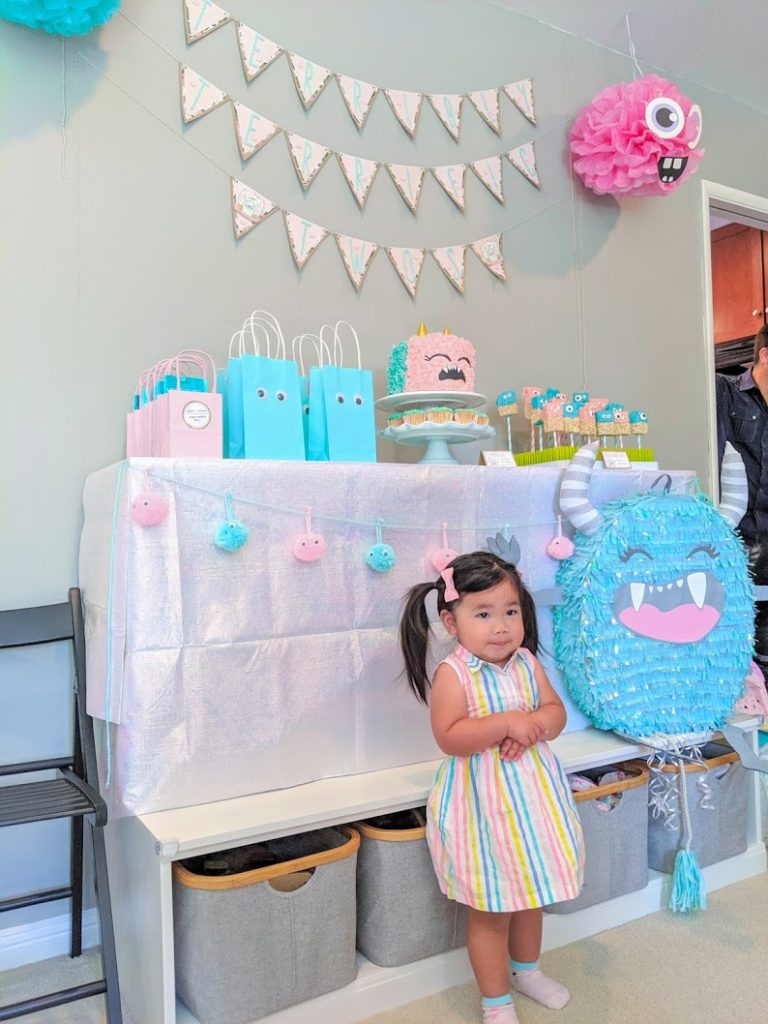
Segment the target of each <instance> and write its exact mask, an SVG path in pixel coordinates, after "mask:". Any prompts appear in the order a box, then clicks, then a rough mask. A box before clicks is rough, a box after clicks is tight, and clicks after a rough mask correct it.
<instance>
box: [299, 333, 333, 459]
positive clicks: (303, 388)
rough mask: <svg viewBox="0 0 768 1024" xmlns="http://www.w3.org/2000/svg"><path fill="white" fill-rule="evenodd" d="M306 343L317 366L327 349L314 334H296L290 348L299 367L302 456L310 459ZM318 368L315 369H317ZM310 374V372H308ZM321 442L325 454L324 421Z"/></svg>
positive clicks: (321, 428)
mask: <svg viewBox="0 0 768 1024" xmlns="http://www.w3.org/2000/svg"><path fill="white" fill-rule="evenodd" d="M305 341H308V342H309V343H310V344H311V345H312V347H313V348H314V350H315V357H316V358H317V362H318V364H319V366H322V364H323V356H322V353H323V351H325V352H327V351H328V348H327V346H326V345H325V342H324V341H323V340H322V338H320V337H318V335H316V334H298V335H297V336H296V337H295V338H294V339H293V344H292V346H291V354H292V356H293V361H294V362H295V363H297V364H298V367H299V393H300V395H301V425H302V428H303V430H304V454H305V456H306V458H307V459H312V455H310V444H309V411H310V404H309V375H308V374H307V373H306V371H305V368H304V352H303V345H304V342H305ZM317 368H318V367H315V369H317ZM310 372H311V371H310ZM321 390H322V389H321ZM320 435H321V442H320V444H319V450H320V451H321V452H325V420H324V419H323V422H322V426H321V427H320ZM322 458H323V459H324V460H326V459H327V458H328V455H327V452H326V453H325V454H323V455H322Z"/></svg>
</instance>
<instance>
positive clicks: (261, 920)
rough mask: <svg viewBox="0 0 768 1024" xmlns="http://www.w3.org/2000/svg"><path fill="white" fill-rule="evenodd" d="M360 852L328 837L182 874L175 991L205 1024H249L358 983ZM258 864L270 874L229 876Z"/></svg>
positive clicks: (353, 841)
mask: <svg viewBox="0 0 768 1024" xmlns="http://www.w3.org/2000/svg"><path fill="white" fill-rule="evenodd" d="M359 845H360V836H359V835H358V833H357V832H356V831H355V830H354V829H352V828H347V827H339V828H327V829H320V830H318V831H316V832H310V833H306V834H305V835H300V836H286V837H284V838H282V839H274V840H270V841H269V842H266V843H258V844H254V845H253V846H251V847H246V848H242V849H241V850H232V851H225V852H223V853H217V854H209V855H207V856H205V857H196V858H192V859H190V860H188V861H183V862H178V863H175V864H174V865H173V924H174V930H175V947H176V989H177V992H178V994H179V997H180V998H181V999H182V1000H183V1001H184V1003H186V1005H187V1006H188V1007H189V1009H190V1010H191V1011H192V1013H194V1014H195V1016H196V1017H197V1018H198V1019H199V1020H200V1021H201V1024H247V1022H250V1021H254V1020H257V1019H258V1018H260V1017H264V1016H266V1014H269V1013H274V1012H275V1011H276V1010H280V1009H282V1008H283V1007H285V1006H290V1005H291V1004H292V1003H298V1002H301V1001H302V1000H304V999H311V998H312V997H314V996H319V995H321V994H322V993H324V992H330V991H331V990H332V989H335V988H340V987H341V986H343V985H347V984H349V983H350V982H351V981H353V980H354V978H355V975H356V972H357V967H356V953H355V868H356V859H357V850H358V847H359ZM249 863H250V864H254V863H255V864H258V865H263V866H259V867H256V868H255V869H253V870H236V872H235V873H232V874H230V873H226V872H229V871H231V870H232V869H233V867H234V868H242V867H243V866H246V865H248V864H249ZM217 871H223V872H225V873H224V874H211V873H212V872H217ZM201 872H205V873H201Z"/></svg>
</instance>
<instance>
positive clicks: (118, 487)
mask: <svg viewBox="0 0 768 1024" xmlns="http://www.w3.org/2000/svg"><path fill="white" fill-rule="evenodd" d="M127 468H132V467H129V466H128V464H127V463H126V462H121V463H120V466H119V467H118V470H117V480H116V482H115V501H114V504H113V506H112V542H111V545H110V550H109V570H108V573H107V637H106V643H107V651H106V664H105V675H106V678H105V680H104V735H105V739H106V762H107V766H106V778H105V783H104V784H105V787H106V788H107V789H109V787H110V785H111V783H112V722H111V718H112V671H113V663H112V623H113V622H114V604H115V556H116V553H117V534H118V527H119V524H120V502H121V500H122V494H123V481H124V479H125V470H126V469H127Z"/></svg>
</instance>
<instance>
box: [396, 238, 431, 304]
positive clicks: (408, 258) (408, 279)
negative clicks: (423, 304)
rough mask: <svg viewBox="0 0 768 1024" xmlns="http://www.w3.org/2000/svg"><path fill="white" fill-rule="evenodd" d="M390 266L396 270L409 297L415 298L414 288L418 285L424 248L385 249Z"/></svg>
mask: <svg viewBox="0 0 768 1024" xmlns="http://www.w3.org/2000/svg"><path fill="white" fill-rule="evenodd" d="M387 256H389V258H390V260H391V262H392V266H393V267H394V268H395V270H396V271H397V276H398V277H399V278H400V280H401V281H402V282H403V284H404V285H405V287H406V290H407V291H408V294H409V295H410V296H411V298H413V299H415V298H416V289H417V288H418V287H419V277H420V275H421V268H422V266H423V264H424V250H423V249H411V248H404V249H403V248H392V249H387Z"/></svg>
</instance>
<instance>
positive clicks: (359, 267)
mask: <svg viewBox="0 0 768 1024" xmlns="http://www.w3.org/2000/svg"><path fill="white" fill-rule="evenodd" d="M335 238H336V244H337V245H338V247H339V252H340V253H341V258H342V260H343V261H344V267H345V268H346V271H347V273H348V274H349V279H350V281H351V282H352V284H353V285H354V286H355V288H357V290H358V291H360V289H361V288H362V287H363V281H364V280H365V275H366V274H367V273H368V269H369V267H370V265H371V261H372V260H373V257H374V256H375V255H376V253H377V252H378V251H379V247H378V245H375V244H374V243H373V242H366V241H365V240H364V239H362V238H351V237H350V236H349V235H336V236H335Z"/></svg>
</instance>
